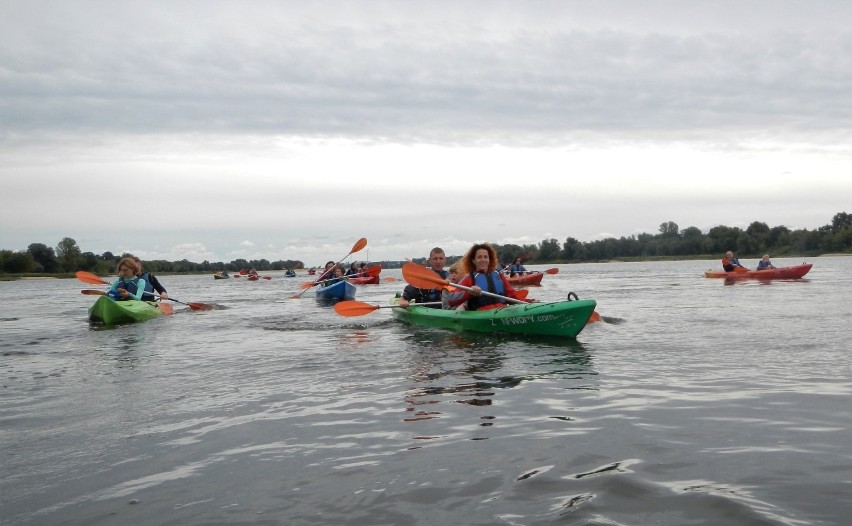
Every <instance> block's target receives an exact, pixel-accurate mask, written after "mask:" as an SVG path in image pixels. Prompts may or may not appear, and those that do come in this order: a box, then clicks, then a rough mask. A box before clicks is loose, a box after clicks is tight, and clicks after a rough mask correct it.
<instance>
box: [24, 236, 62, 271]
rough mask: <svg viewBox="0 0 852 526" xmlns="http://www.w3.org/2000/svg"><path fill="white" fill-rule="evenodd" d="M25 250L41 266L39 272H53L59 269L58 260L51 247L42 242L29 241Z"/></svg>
mask: <svg viewBox="0 0 852 526" xmlns="http://www.w3.org/2000/svg"><path fill="white" fill-rule="evenodd" d="M27 252H28V253H29V254H30V256H32V258H33V260H35V262H36V264H37V265H38V266H40V267H41V272H48V273H53V272H56V271H57V270H59V260H58V259H56V254H55V253H54V252H53V249H52V248H51V247H49V246H47V245H45V244H44V243H30V246H29V247H27Z"/></svg>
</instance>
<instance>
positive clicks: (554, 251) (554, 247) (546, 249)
mask: <svg viewBox="0 0 852 526" xmlns="http://www.w3.org/2000/svg"><path fill="white" fill-rule="evenodd" d="M559 252H560V248H559V241H557V240H555V239H548V240H545V241H542V242H541V245H540V246H539V249H538V257H537V258H536V259H537V260H538V261H554V260H556V259H559Z"/></svg>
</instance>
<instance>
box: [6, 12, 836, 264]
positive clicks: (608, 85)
mask: <svg viewBox="0 0 852 526" xmlns="http://www.w3.org/2000/svg"><path fill="white" fill-rule="evenodd" d="M850 90H852V2H849V1H847V0H837V1H816V2H801V1H795V2H794V1H785V0H765V1H752V2H749V1H730V2H726V1H718V0H714V1H703V0H691V1H688V2H683V1H641V2H638V1H634V0H610V1H606V0H604V1H601V0H597V1H583V2H578V1H552V2H551V1H538V2H537V1H529V0H526V1H523V2H500V1H493V0H489V1H468V2H464V1H462V2H459V1H432V0H430V1H424V2H412V1H398V2H381V1H374V0H371V1H362V2H341V1H322V2H305V1H293V2H286V1H251V2H246V1H215V0H205V1H191V2H190V1H174V0H161V1H157V0H154V1H147V2H135V1H134V2H129V1H115V0H108V1H98V2H93V1H74V2H68V1H65V0H61V1H38V0H21V1H17V0H0V225H2V226H0V248H2V249H8V250H25V249H26V248H27V246H28V245H29V244H30V243H44V244H46V245H48V246H56V244H57V243H58V242H59V241H60V240H61V239H62V238H63V237H66V236H68V237H72V238H74V239H75V240H76V241H77V244H78V245H79V246H80V248H81V249H82V250H83V251H90V252H94V253H96V254H100V253H102V252H106V251H110V252H113V253H122V252H125V251H129V252H133V253H134V254H136V255H138V256H140V257H142V258H143V259H168V260H180V259H184V258H186V259H189V260H190V261H198V262H200V261H203V260H209V261H231V260H233V259H236V258H246V259H255V258H266V259H269V260H270V261H274V260H277V259H300V260H302V261H304V262H305V263H307V264H320V263H322V262H324V261H325V260H327V259H335V260H336V259H339V258H341V257H342V256H343V255H344V254H346V252H347V251H348V250H349V249H350V248H351V247H352V245H353V244H354V243H355V241H357V240H358V238H360V237H366V238H367V239H368V240H369V245H368V249H367V250H364V251H362V252H361V253H359V254H358V256H359V257H361V258H366V257H369V258H370V259H371V260H374V261H378V260H382V259H403V258H406V257H409V258H410V257H421V256H425V255H427V254H428V251H429V249H430V248H431V247H432V246H435V245H440V246H443V247H444V248H445V250H446V251H447V252H448V253H449V254H451V255H452V254H462V253H463V252H464V251H465V250H466V249H467V247H469V246H470V245H471V244H472V243H474V242H479V241H490V242H495V243H501V244H505V243H517V244H523V243H538V242H540V241H541V240H543V239H550V238H556V239H557V240H559V241H560V243H561V242H563V241H564V240H565V238H567V237H568V236H571V237H574V238H577V239H579V240H581V241H591V240H594V239H599V238H601V237H608V236H615V237H620V236H628V235H631V234H637V233H641V232H648V233H657V232H658V231H659V226H660V224H661V223H663V222H667V221H674V222H675V223H677V224H678V225H679V226H680V227H681V229H684V228H686V227H690V226H696V227H698V228H700V229H702V230H703V231H705V232H706V231H707V230H708V229H709V228H711V227H713V226H715V225H720V224H723V225H727V226H741V227H746V226H747V225H748V224H749V223H751V222H752V221H764V222H766V223H768V224H769V226H777V225H786V226H788V227H790V228H809V229H813V228H816V227H819V226H821V225H824V224H828V223H830V222H831V218H832V216H833V215H834V214H836V213H837V212H844V211H845V212H852V95H850V94H852V91H850Z"/></svg>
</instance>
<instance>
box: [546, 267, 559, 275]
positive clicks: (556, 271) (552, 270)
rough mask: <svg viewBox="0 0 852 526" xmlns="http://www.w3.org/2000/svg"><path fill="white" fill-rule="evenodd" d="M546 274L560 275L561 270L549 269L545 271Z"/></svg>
mask: <svg viewBox="0 0 852 526" xmlns="http://www.w3.org/2000/svg"><path fill="white" fill-rule="evenodd" d="M544 273H545V274H559V269H558V268H556V267H553V268H549V269H547V270H545V271H544Z"/></svg>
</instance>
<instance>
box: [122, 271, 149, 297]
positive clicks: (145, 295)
mask: <svg viewBox="0 0 852 526" xmlns="http://www.w3.org/2000/svg"><path fill="white" fill-rule="evenodd" d="M136 277H137V278H142V279H144V280H145V294H143V295H142V301H154V300H156V298H155V297H154V285H152V284H151V278H149V277H148V273H147V272H143V273H142V275H141V276H136ZM134 286H135V285H134ZM128 290H129V289H128Z"/></svg>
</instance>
